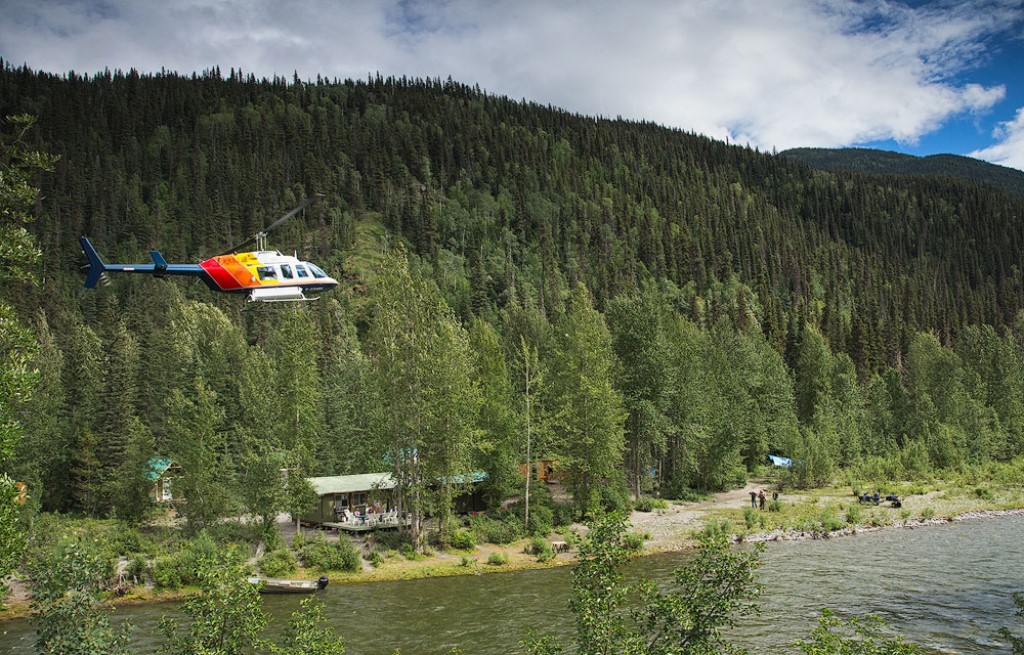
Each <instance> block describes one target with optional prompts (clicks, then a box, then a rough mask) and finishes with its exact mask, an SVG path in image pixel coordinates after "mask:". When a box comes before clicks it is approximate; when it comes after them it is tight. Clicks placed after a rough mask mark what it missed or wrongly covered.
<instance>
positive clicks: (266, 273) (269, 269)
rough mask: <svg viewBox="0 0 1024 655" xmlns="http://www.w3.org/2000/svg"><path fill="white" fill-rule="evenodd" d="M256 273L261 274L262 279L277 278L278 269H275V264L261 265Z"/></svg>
mask: <svg viewBox="0 0 1024 655" xmlns="http://www.w3.org/2000/svg"><path fill="white" fill-rule="evenodd" d="M256 275H259V276H260V279H261V280H276V279H277V271H275V270H274V267H273V266H260V267H258V268H257V269H256Z"/></svg>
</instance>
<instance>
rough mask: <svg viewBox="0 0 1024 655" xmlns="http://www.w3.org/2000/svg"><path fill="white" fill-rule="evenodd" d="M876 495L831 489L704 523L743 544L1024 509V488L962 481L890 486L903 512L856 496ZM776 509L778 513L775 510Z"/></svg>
mask: <svg viewBox="0 0 1024 655" xmlns="http://www.w3.org/2000/svg"><path fill="white" fill-rule="evenodd" d="M858 491H859V492H862V493H863V492H868V493H874V488H873V487H863V488H861V487H859V486H857V487H851V486H843V487H829V488H821V489H814V490H810V491H805V492H797V493H787V494H784V495H782V496H780V499H779V502H778V503H777V507H774V508H773V507H771V504H770V505H769V508H768V509H766V510H765V511H761V510H758V509H753V508H744V509H738V508H726V507H722V508H715V509H711V510H709V511H708V512H707V516H706V520H705V522H706V523H707V522H720V523H721V524H722V526H725V527H722V526H720V529H727V530H728V531H729V532H730V533H731V534H734V535H736V536H737V537H738V538H739V539H744V538H747V537H750V536H752V535H763V534H765V533H769V534H771V533H780V532H782V533H814V534H821V533H831V532H837V531H840V530H848V529H852V528H869V527H883V526H889V525H898V524H908V523H910V524H913V523H919V522H923V521H931V520H936V519H939V520H946V519H950V518H952V517H955V516H959V515H962V514H967V513H971V512H989V511H997V510H1006V509H1018V508H1022V507H1024V489H1022V488H1021V486H1020V485H1019V484H990V483H986V484H981V485H975V484H964V483H963V482H962V481H958V482H945V481H941V480H935V481H930V482H907V483H897V484H890V485H887V486H886V488H884V489H879V492H880V494H881V496H882V498H883V499H884V497H885V496H886V495H887V494H889V493H895V494H897V495H898V496H899V497H900V498H901V500H902V506H901V507H891V503H889V502H886V501H884V500H883V501H882V502H881V503H880V504H879V505H873V504H871V503H866V504H865V503H860V502H859V501H858V498H857V496H856V495H855V492H858ZM772 509H774V510H775V511H771V510H772Z"/></svg>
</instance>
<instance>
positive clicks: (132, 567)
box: [124, 553, 147, 584]
mask: <svg viewBox="0 0 1024 655" xmlns="http://www.w3.org/2000/svg"><path fill="white" fill-rule="evenodd" d="M146 568H147V567H146V556H145V555H141V554H138V553H136V554H135V555H132V556H131V558H129V559H128V566H126V567H125V569H124V577H125V578H127V579H128V580H134V581H135V584H142V583H143V582H145V581H146Z"/></svg>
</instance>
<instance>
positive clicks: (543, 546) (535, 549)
mask: <svg viewBox="0 0 1024 655" xmlns="http://www.w3.org/2000/svg"><path fill="white" fill-rule="evenodd" d="M523 552H524V553H526V554H527V555H540V556H543V555H547V554H554V551H552V550H551V544H549V543H548V540H547V539H544V538H543V537H534V538H533V539H531V540H530V541H529V543H527V544H526V545H525V546H524V547H523Z"/></svg>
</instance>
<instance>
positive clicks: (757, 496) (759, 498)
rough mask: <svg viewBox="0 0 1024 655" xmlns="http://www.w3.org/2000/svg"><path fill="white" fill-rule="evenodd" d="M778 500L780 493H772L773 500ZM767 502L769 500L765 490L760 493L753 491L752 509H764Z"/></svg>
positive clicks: (751, 497) (751, 498) (751, 494)
mask: <svg viewBox="0 0 1024 655" xmlns="http://www.w3.org/2000/svg"><path fill="white" fill-rule="evenodd" d="M778 499H779V492H778V491H773V492H772V500H778ZM766 500H768V494H766V493H765V491H764V489H761V490H760V491H753V490H751V492H750V506H751V507H753V508H754V509H758V508H760V509H764V504H765V501H766Z"/></svg>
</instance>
